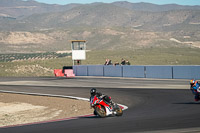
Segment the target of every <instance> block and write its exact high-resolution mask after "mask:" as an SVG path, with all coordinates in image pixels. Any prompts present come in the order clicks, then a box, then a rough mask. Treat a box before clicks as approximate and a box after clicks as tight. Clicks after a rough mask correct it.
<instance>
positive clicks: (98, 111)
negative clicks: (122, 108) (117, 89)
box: [95, 106, 106, 118]
mask: <svg viewBox="0 0 200 133" xmlns="http://www.w3.org/2000/svg"><path fill="white" fill-rule="evenodd" d="M95 112H96V114H97V115H98V116H99V117H101V118H104V117H106V110H105V108H104V107H103V106H101V109H100V108H98V107H97V108H96V109H95Z"/></svg>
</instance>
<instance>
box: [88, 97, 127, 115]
mask: <svg viewBox="0 0 200 133" xmlns="http://www.w3.org/2000/svg"><path fill="white" fill-rule="evenodd" d="M90 105H91V107H93V108H94V115H97V116H99V117H101V118H104V117H106V116H122V114H123V111H122V108H121V107H120V106H119V105H117V104H114V105H110V104H109V103H107V102H106V101H105V100H103V98H98V97H97V96H94V98H93V99H92V100H91V101H90Z"/></svg>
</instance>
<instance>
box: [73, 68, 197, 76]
mask: <svg viewBox="0 0 200 133" xmlns="http://www.w3.org/2000/svg"><path fill="white" fill-rule="evenodd" d="M73 70H74V72H75V75H76V76H103V77H131V78H158V79H200V66H199V65H197V66H134V65H130V66H126V65H125V66H121V65H116V66H114V65H108V66H106V65H76V66H73Z"/></svg>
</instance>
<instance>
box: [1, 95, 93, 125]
mask: <svg viewBox="0 0 200 133" xmlns="http://www.w3.org/2000/svg"><path fill="white" fill-rule="evenodd" d="M92 112H93V110H92V109H90V105H89V102H88V101H81V100H74V99H68V98H59V97H48V96H31V95H22V94H9V93H0V127H2V126H11V125H18V124H26V123H33V122H40V121H49V120H54V119H63V118H68V117H75V116H80V115H86V114H92Z"/></svg>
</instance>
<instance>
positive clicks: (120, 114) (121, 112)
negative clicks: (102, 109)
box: [115, 105, 123, 116]
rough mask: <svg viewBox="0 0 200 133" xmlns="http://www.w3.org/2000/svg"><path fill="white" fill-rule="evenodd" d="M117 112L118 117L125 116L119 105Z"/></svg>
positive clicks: (116, 108)
mask: <svg viewBox="0 0 200 133" xmlns="http://www.w3.org/2000/svg"><path fill="white" fill-rule="evenodd" d="M115 111H116V113H117V114H116V116H122V114H123V111H122V108H120V107H119V106H118V105H116V107H115Z"/></svg>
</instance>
